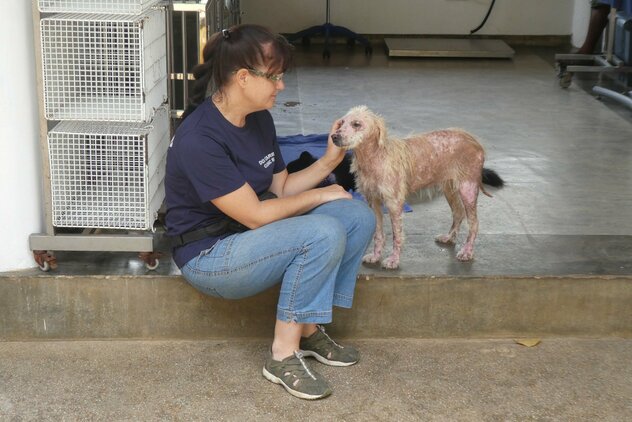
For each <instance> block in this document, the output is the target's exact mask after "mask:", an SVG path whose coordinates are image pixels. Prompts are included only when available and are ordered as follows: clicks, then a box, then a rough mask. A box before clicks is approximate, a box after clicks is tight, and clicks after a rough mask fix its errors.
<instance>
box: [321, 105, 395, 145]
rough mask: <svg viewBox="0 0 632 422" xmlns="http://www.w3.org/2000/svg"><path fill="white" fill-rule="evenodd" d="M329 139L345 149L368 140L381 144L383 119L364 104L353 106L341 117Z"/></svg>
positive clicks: (383, 129)
mask: <svg viewBox="0 0 632 422" xmlns="http://www.w3.org/2000/svg"><path fill="white" fill-rule="evenodd" d="M331 139H332V141H333V142H334V144H335V145H337V146H339V147H340V148H344V149H347V150H351V149H354V148H357V147H358V146H359V145H360V144H362V143H369V142H370V143H377V144H378V146H382V145H383V144H384V142H385V139H386V127H385V126H384V119H382V117H380V116H378V115H377V114H375V113H373V112H372V111H371V110H369V109H368V108H367V107H366V106H357V107H353V108H352V109H351V110H349V112H347V114H346V115H345V116H344V117H343V118H342V119H341V123H340V127H339V128H338V130H336V132H335V133H334V134H333V135H332V136H331Z"/></svg>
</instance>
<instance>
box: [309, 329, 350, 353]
mask: <svg viewBox="0 0 632 422" xmlns="http://www.w3.org/2000/svg"><path fill="white" fill-rule="evenodd" d="M316 327H317V328H318V329H319V330H320V332H321V333H323V334H324V335H325V337H327V339H328V340H329V341H330V342H332V343H333V344H334V346H336V347H338V348H340V349H344V346H342V345H340V344H338V343H336V342H335V341H334V339H332V338H331V337H329V334H327V333H326V332H325V327H323V326H322V325H317V326H316Z"/></svg>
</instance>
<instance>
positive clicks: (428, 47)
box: [384, 38, 515, 59]
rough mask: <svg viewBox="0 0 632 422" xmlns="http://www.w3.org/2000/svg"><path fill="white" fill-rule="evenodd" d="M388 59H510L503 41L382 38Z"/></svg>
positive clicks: (511, 50) (511, 51)
mask: <svg viewBox="0 0 632 422" xmlns="http://www.w3.org/2000/svg"><path fill="white" fill-rule="evenodd" d="M384 42H385V43H386V48H387V50H388V55H389V56H390V57H466V58H470V57H471V58H502V59H510V58H512V57H513V55H514V53H515V52H514V50H513V49H512V48H511V47H509V46H508V45H507V44H506V43H505V42H504V41H501V40H490V39H470V38H384Z"/></svg>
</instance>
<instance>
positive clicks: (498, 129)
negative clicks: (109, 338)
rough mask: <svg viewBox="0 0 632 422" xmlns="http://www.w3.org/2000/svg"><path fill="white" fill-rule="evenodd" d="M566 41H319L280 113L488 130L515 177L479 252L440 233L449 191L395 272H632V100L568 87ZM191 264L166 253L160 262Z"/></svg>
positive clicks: (134, 269) (287, 129)
mask: <svg viewBox="0 0 632 422" xmlns="http://www.w3.org/2000/svg"><path fill="white" fill-rule="evenodd" d="M556 52H562V51H558V50H556V49H551V48H548V49H542V48H539V49H536V48H529V47H516V55H515V57H514V58H513V59H510V60H507V59H467V60H465V59H423V58H421V59H420V58H388V57H387V55H386V53H385V51H384V50H383V48H382V47H381V46H379V45H375V46H374V53H373V55H372V56H365V55H364V49H363V48H361V47H360V46H356V47H355V48H351V49H350V48H348V47H347V46H344V45H337V46H335V47H334V48H333V50H332V56H331V59H330V60H329V61H323V59H322V57H321V50H320V47H319V46H318V45H312V46H310V47H309V48H307V49H305V48H304V47H297V55H296V66H295V68H294V69H293V71H291V72H289V73H288V74H287V77H286V89H285V91H283V92H282V93H281V94H280V95H279V96H278V102H277V106H276V107H275V109H274V110H273V115H274V117H275V121H276V123H277V130H278V134H279V135H294V134H312V133H325V132H327V131H328V130H329V128H330V126H331V124H332V122H333V121H334V120H335V119H336V118H338V117H340V116H342V115H344V113H345V112H346V111H347V110H348V109H349V108H350V107H352V106H355V105H359V104H365V105H367V106H369V107H370V108H371V109H373V110H374V111H376V112H378V113H380V114H381V115H383V116H384V118H385V119H386V122H387V125H388V129H389V130H390V132H391V133H392V134H395V135H400V136H403V135H408V134H410V133H413V132H420V131H427V130H431V129H437V128H444V127H461V128H464V129H466V130H468V131H470V132H472V133H474V134H476V135H477V136H478V137H479V138H480V139H481V140H482V143H483V144H484V146H485V148H486V151H487V162H486V167H490V168H493V169H495V170H496V171H497V172H498V173H499V174H500V175H501V176H502V177H503V178H504V179H505V182H506V186H505V187H504V188H503V189H501V190H497V191H493V194H494V198H487V197H484V196H481V197H480V198H479V219H480V235H479V239H478V241H477V248H476V259H475V260H474V261H473V262H472V263H467V264H463V263H460V262H458V261H457V260H456V259H455V257H454V254H455V253H454V250H452V249H445V248H443V247H441V246H439V245H436V244H435V243H434V242H433V240H432V239H433V238H434V235H436V234H439V233H441V232H445V231H447V229H448V228H449V225H450V214H449V209H448V206H447V204H446V202H445V201H444V200H443V199H442V198H437V199H435V200H434V201H433V202H430V203H422V204H414V205H413V212H411V213H407V214H406V216H405V231H406V234H407V243H406V246H405V249H404V253H403V256H402V260H401V269H400V270H398V271H397V272H396V273H393V274H399V275H564V274H632V219H631V218H630V215H631V212H632V110H629V109H626V108H624V107H621V106H619V105H617V104H616V103H613V102H611V101H608V100H603V101H600V100H598V99H597V98H595V97H594V96H593V95H592V94H591V93H590V91H589V88H590V86H592V85H593V84H594V83H596V82H597V81H596V80H595V78H594V76H593V77H589V78H588V80H586V78H583V79H582V80H579V79H578V78H576V80H575V82H574V83H573V84H572V85H571V87H570V88H568V89H562V88H560V86H559V84H558V81H557V78H556V71H555V67H554V55H555V53H556ZM463 235H464V233H461V236H460V238H459V243H461V242H463V241H464V236H463ZM156 239H157V242H158V248H157V249H158V250H164V249H165V247H164V245H162V244H161V241H160V235H157V237H156ZM457 246H458V245H457ZM56 255H57V257H58V263H59V268H58V269H57V270H56V273H57V274H145V273H149V272H148V271H147V270H146V269H145V267H144V265H143V263H142V262H141V261H139V260H138V259H137V258H136V254H133V253H111V252H103V253H88V252H57V253H56ZM32 271H33V272H38V271H39V270H37V269H35V270H32ZM177 271H178V270H177V268H176V267H175V266H174V265H173V264H172V263H171V260H170V258H169V256H168V255H166V256H165V257H164V258H163V259H162V261H161V263H160V266H159V267H158V269H157V270H156V273H157V274H173V273H177ZM382 271H383V270H381V269H379V268H377V267H363V268H362V271H361V272H362V273H378V272H382ZM51 274H53V273H51Z"/></svg>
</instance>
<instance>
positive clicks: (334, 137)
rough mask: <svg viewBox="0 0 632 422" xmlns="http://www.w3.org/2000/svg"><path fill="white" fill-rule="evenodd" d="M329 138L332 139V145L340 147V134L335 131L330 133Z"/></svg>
mask: <svg viewBox="0 0 632 422" xmlns="http://www.w3.org/2000/svg"><path fill="white" fill-rule="evenodd" d="M331 140H332V141H334V145H336V146H338V147H341V146H342V135H340V133H338V132H336V133H334V134H332V135H331Z"/></svg>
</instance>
